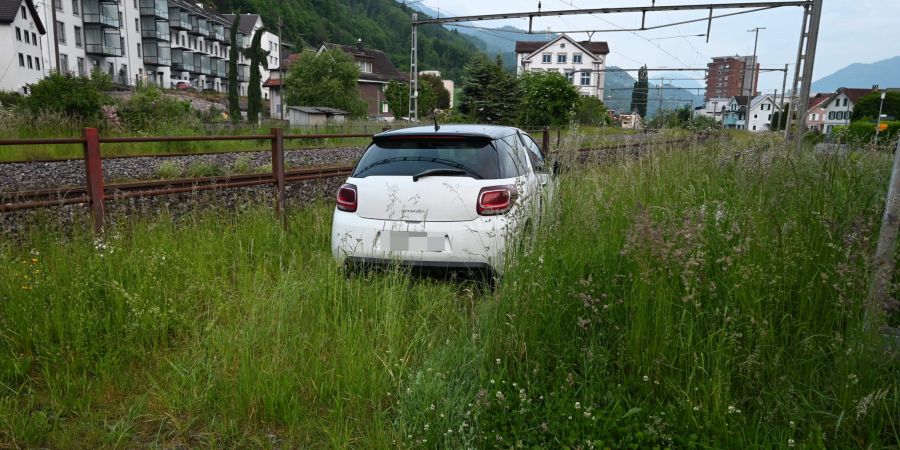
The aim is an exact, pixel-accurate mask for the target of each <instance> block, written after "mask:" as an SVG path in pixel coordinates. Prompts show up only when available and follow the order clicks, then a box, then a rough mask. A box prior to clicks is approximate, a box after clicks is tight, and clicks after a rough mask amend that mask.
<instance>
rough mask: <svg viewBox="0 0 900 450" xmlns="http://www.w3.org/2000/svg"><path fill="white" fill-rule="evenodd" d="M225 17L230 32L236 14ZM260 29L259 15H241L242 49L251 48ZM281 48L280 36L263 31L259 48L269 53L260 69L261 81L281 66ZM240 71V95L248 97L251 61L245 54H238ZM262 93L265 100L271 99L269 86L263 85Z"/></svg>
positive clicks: (240, 34)
mask: <svg viewBox="0 0 900 450" xmlns="http://www.w3.org/2000/svg"><path fill="white" fill-rule="evenodd" d="M224 17H225V19H226V20H227V21H228V28H229V30H230V29H231V24H233V23H234V14H225V15H224ZM260 28H263V22H262V18H261V17H260V16H259V14H241V18H240V20H239V21H238V41H239V42H240V48H242V49H243V48H249V47H250V44H251V43H252V40H253V35H254V34H256V31H257V30H259V29H260ZM280 46H281V39H280V38H279V37H278V35H276V34H272V33H270V32H269V31H263V34H262V36H261V37H260V41H259V47H260V48H261V49H262V50H263V51H265V52H268V55H267V56H266V61H265V63H264V64H263V65H262V66H261V67H260V73H261V75H262V76H261V77H260V79H261V80H262V81H263V82H265V80H268V79H269V76H270V75H271V72H272V70H277V69H278V68H279V67H280V66H281V55H280V52H279V48H280ZM225 59H226V60H227V59H228V55H227V54H226V55H225ZM238 69H239V70H238V82H239V83H240V85H239V87H238V93H240V95H247V86H248V81H250V59H249V58H247V57H246V56H245V55H244V54H243V53H239V54H238ZM262 93H263V98H265V99H268V98H269V88H268V86H265V84H263V88H262Z"/></svg>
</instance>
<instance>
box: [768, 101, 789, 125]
mask: <svg viewBox="0 0 900 450" xmlns="http://www.w3.org/2000/svg"><path fill="white" fill-rule="evenodd" d="M790 114H791V104H790V103H785V104H784V107H783V108H782V109H781V111H775V112H774V113H772V131H779V130H784V128H785V127H786V126H787V118H788V116H789V115H790Z"/></svg>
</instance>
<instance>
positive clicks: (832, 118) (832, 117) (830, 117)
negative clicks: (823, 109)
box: [828, 111, 834, 120]
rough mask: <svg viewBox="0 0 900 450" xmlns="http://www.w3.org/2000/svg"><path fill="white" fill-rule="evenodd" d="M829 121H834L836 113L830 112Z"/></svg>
mask: <svg viewBox="0 0 900 450" xmlns="http://www.w3.org/2000/svg"><path fill="white" fill-rule="evenodd" d="M828 120H834V111H828Z"/></svg>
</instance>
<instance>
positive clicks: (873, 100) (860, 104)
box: [850, 91, 900, 121]
mask: <svg viewBox="0 0 900 450" xmlns="http://www.w3.org/2000/svg"><path fill="white" fill-rule="evenodd" d="M879 106H881V91H875V92H872V93H869V94H866V95H864V96H863V97H862V98H860V99H859V101H857V102H856V104H855V105H853V113H852V114H851V115H850V119H851V120H854V121H856V120H862V119H871V120H878V108H879ZM881 113H882V114H884V115H887V116H894V117H895V118H900V92H898V91H888V92H887V93H886V94H885V96H884V107H883V108H882V109H881Z"/></svg>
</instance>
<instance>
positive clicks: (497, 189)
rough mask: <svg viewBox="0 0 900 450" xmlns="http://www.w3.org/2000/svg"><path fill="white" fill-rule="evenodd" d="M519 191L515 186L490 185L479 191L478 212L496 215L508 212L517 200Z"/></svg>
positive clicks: (484, 214)
mask: <svg viewBox="0 0 900 450" xmlns="http://www.w3.org/2000/svg"><path fill="white" fill-rule="evenodd" d="M518 194H519V191H517V190H516V187H515V186H489V187H484V188H481V191H480V192H478V206H477V209H478V214H479V215H482V216H495V215H498V214H506V213H508V212H509V210H511V209H512V207H513V204H515V202H516V196H518Z"/></svg>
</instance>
